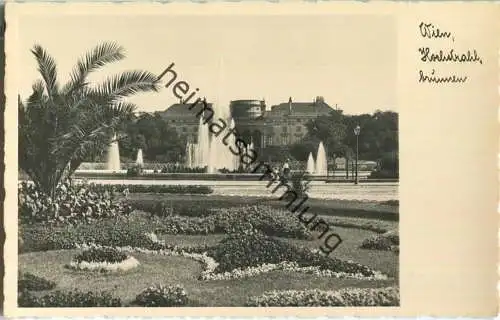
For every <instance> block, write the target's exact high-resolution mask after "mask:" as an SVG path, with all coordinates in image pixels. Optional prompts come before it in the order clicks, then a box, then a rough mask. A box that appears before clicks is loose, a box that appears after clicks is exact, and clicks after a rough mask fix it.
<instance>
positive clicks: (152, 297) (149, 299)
mask: <svg viewBox="0 0 500 320" xmlns="http://www.w3.org/2000/svg"><path fill="white" fill-rule="evenodd" d="M135 302H136V303H137V304H138V305H140V306H143V307H175V306H184V305H186V304H187V302H188V297H187V294H186V291H185V290H184V288H183V287H182V286H180V285H175V286H164V285H155V286H152V287H149V288H146V289H144V290H143V291H142V292H141V293H139V295H137V297H136V298H135Z"/></svg>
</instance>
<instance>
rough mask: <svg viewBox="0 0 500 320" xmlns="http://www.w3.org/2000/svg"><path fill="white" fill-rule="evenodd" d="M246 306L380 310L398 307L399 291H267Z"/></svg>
mask: <svg viewBox="0 0 500 320" xmlns="http://www.w3.org/2000/svg"><path fill="white" fill-rule="evenodd" d="M246 306H249V307H383V306H399V289H398V288H395V287H387V288H345V289H341V290H337V291H323V290H316V289H314V290H284V291H269V292H266V293H264V294H263V295H261V296H257V297H252V298H250V299H249V301H248V302H247V303H246Z"/></svg>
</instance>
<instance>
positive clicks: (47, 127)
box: [18, 43, 159, 197]
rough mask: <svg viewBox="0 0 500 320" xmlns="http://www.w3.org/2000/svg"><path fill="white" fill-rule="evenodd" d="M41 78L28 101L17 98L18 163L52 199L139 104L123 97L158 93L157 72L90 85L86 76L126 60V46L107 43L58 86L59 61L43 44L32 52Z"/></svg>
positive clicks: (131, 74)
mask: <svg viewBox="0 0 500 320" xmlns="http://www.w3.org/2000/svg"><path fill="white" fill-rule="evenodd" d="M31 52H32V53H33V55H34V56H35V59H36V61H37V64H38V71H39V72H40V76H41V79H40V80H37V81H36V82H35V83H34V84H33V93H32V94H31V96H30V97H29V98H28V99H27V101H26V103H23V102H22V101H21V98H19V103H18V104H19V166H20V168H21V169H22V170H23V171H24V172H25V173H26V174H27V175H28V176H29V177H30V178H31V180H32V181H33V182H34V183H35V185H36V186H37V187H38V188H39V189H40V191H42V192H44V193H46V194H47V195H49V196H51V197H54V195H55V190H56V187H57V185H58V183H59V182H60V181H61V180H62V179H64V178H65V177H68V176H69V175H71V174H72V173H73V172H74V171H75V170H76V168H78V166H79V165H80V164H81V162H82V161H83V159H85V158H86V157H89V156H90V155H95V154H99V153H102V152H103V150H105V148H106V146H107V145H109V143H110V142H111V137H112V136H113V134H114V133H115V132H116V129H117V128H119V125H120V123H121V122H122V121H124V120H126V119H130V117H131V115H132V112H133V110H134V109H135V105H133V104H131V103H128V102H125V101H124V98H127V97H129V96H132V95H134V94H136V93H138V92H149V91H157V90H158V88H159V85H158V81H157V76H155V75H154V74H152V73H150V72H147V71H142V70H134V71H125V72H123V73H121V74H117V75H114V76H111V77H108V78H106V79H105V80H104V81H103V82H101V83H98V84H96V85H93V86H92V85H91V84H90V83H89V81H88V79H87V78H88V76H89V75H90V74H91V73H92V72H94V71H97V70H99V69H100V68H102V67H104V66H105V65H107V64H109V63H112V62H116V61H119V60H122V59H123V58H125V55H124V50H123V48H122V47H120V46H118V45H116V44H114V43H103V44H100V45H98V46H96V47H95V48H94V49H93V50H90V51H89V52H88V53H87V54H85V55H84V56H83V57H82V58H81V59H79V60H78V62H77V64H76V66H75V67H74V69H73V71H72V73H71V75H70V80H69V82H68V83H66V84H64V85H62V86H61V85H60V84H59V81H58V74H57V68H56V62H55V60H54V58H52V57H51V56H50V55H49V54H48V53H47V52H46V51H45V50H44V49H43V48H42V47H41V46H39V45H35V46H34V47H33V49H32V50H31Z"/></svg>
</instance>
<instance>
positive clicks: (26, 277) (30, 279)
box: [17, 272, 56, 291]
mask: <svg viewBox="0 0 500 320" xmlns="http://www.w3.org/2000/svg"><path fill="white" fill-rule="evenodd" d="M55 287H56V283H55V282H53V281H50V280H47V279H45V278H42V277H39V276H36V275H34V274H32V273H28V272H26V273H21V274H19V276H18V279H17V289H18V291H23V290H28V291H44V290H52V289H54V288H55Z"/></svg>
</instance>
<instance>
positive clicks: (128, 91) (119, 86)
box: [95, 70, 160, 102]
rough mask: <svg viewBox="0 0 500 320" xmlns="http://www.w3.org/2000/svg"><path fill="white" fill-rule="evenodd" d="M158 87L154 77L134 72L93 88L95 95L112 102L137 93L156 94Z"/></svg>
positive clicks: (137, 71) (120, 75)
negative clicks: (152, 92)
mask: <svg viewBox="0 0 500 320" xmlns="http://www.w3.org/2000/svg"><path fill="white" fill-rule="evenodd" d="M159 87H160V85H159V83H158V81H157V76H156V75H154V74H153V73H151V72H148V71H139V70H134V71H125V72H123V73H121V74H118V75H115V76H112V77H110V78H108V79H107V80H106V81H104V82H103V83H102V84H101V85H98V86H97V87H96V88H95V94H96V95H97V96H100V97H101V98H103V99H105V100H108V101H113V102H114V101H117V100H119V99H122V98H125V97H128V96H131V95H134V94H136V93H139V92H151V91H154V92H157V91H158V89H159Z"/></svg>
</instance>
